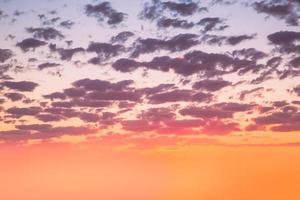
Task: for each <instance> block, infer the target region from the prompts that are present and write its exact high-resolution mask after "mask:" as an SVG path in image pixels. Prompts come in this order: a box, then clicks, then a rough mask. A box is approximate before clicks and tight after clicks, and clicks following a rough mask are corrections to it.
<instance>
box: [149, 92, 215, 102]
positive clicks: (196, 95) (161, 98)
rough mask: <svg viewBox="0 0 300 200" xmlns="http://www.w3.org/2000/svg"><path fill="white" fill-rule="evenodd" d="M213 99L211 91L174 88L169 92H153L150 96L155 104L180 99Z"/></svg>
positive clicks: (201, 100)
mask: <svg viewBox="0 0 300 200" xmlns="http://www.w3.org/2000/svg"><path fill="white" fill-rule="evenodd" d="M211 99H212V95H211V94H209V93H203V92H193V91H192V90H173V91H169V92H163V93H157V94H153V95H150V96H149V97H148V100H149V102H150V103H153V104H160V103H170V102H180V101H187V102H189V101H191V102H192V101H197V102H207V101H209V100H211Z"/></svg>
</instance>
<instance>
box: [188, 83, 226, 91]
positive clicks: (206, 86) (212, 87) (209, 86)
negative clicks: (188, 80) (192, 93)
mask: <svg viewBox="0 0 300 200" xmlns="http://www.w3.org/2000/svg"><path fill="white" fill-rule="evenodd" d="M229 85H231V82H229V81H225V80H203V81H198V82H196V83H194V85H193V89H196V90H199V89H202V90H207V91H211V92H214V91H217V90H221V89H222V88H224V87H227V86H229Z"/></svg>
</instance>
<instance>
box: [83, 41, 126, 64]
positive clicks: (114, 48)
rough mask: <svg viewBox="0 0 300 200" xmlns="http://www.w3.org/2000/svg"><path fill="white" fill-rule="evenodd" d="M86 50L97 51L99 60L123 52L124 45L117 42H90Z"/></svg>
mask: <svg viewBox="0 0 300 200" xmlns="http://www.w3.org/2000/svg"><path fill="white" fill-rule="evenodd" d="M87 51H88V52H95V53H97V55H98V58H99V59H100V60H107V59H109V58H112V57H115V56H117V55H119V54H120V53H121V52H124V51H125V47H124V46H122V45H119V44H116V45H114V44H110V43H98V42H92V43H90V44H89V46H88V48H87Z"/></svg>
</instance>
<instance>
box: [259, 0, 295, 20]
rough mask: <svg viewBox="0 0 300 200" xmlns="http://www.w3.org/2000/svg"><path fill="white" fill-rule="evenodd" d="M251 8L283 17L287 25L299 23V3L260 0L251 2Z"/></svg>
mask: <svg viewBox="0 0 300 200" xmlns="http://www.w3.org/2000/svg"><path fill="white" fill-rule="evenodd" d="M253 8H254V9H255V10H256V11H257V12H258V13H265V14H267V15H269V16H273V17H276V18H278V19H284V20H285V21H286V23H287V24H288V25H291V26H297V25H299V21H298V18H299V15H298V10H297V9H299V5H297V4H293V3H292V1H280V0H279V1H260V2H255V3H253Z"/></svg>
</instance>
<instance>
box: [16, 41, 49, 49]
mask: <svg viewBox="0 0 300 200" xmlns="http://www.w3.org/2000/svg"><path fill="white" fill-rule="evenodd" d="M46 44H47V43H46V42H44V41H41V40H37V39H34V38H28V39H24V40H22V41H21V42H19V43H17V46H18V47H20V48H21V49H22V50H23V51H24V52H26V51H28V50H30V49H35V48H38V47H41V46H44V45H46Z"/></svg>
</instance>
